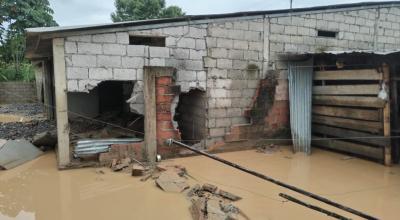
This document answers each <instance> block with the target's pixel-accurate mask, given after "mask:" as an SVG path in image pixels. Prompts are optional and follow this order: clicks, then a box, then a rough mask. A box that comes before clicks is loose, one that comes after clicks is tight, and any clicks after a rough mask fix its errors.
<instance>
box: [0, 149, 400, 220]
mask: <svg viewBox="0 0 400 220" xmlns="http://www.w3.org/2000/svg"><path fill="white" fill-rule="evenodd" d="M219 156H221V157H223V158H224V159H227V160H230V161H234V162H236V163H238V164H241V165H243V166H245V167H248V168H251V169H253V170H256V171H258V172H261V173H264V174H267V175H269V176H271V177H274V178H276V179H279V180H282V181H285V182H287V183H289V184H292V185H295V186H298V187H301V188H303V189H305V190H308V191H311V192H314V193H317V194H319V195H322V196H325V197H327V198H329V199H331V200H334V201H337V202H339V203H342V204H344V205H347V206H350V207H352V208H354V209H357V210H360V211H363V212H366V213H368V214H370V215H373V216H376V217H378V218H381V219H393V220H395V219H399V216H400V168H399V167H390V168H388V167H384V166H382V165H380V164H377V163H374V162H369V161H365V160H361V159H355V158H349V157H346V156H344V155H341V154H336V153H331V152H326V151H322V150H315V151H314V152H313V154H312V156H310V157H308V156H304V155H302V154H296V155H293V154H292V153H291V152H290V150H289V148H284V147H281V148H280V149H279V150H278V151H276V152H272V153H270V154H264V153H257V152H256V151H242V152H233V153H224V154H219ZM164 163H173V164H180V165H183V166H185V167H186V168H187V170H188V173H189V174H190V176H192V177H193V179H191V180H189V182H190V183H191V184H195V183H196V182H199V183H211V184H215V185H217V186H219V187H220V188H222V189H224V190H226V191H229V192H232V193H234V194H237V195H239V196H241V197H242V198H243V199H242V200H240V201H238V202H235V205H237V206H238V207H239V208H240V209H241V210H242V211H243V212H244V213H245V214H246V215H247V216H248V217H249V218H250V219H283V220H287V219H331V218H330V217H327V216H325V215H323V214H321V213H318V212H316V211H313V210H310V209H307V208H305V207H302V206H299V205H296V204H293V203H291V202H288V201H286V200H285V199H283V198H281V197H279V196H278V194H279V193H281V192H284V193H287V194H289V195H291V196H294V197H296V198H298V199H301V200H303V201H305V202H309V203H312V204H314V205H317V206H320V207H323V208H326V209H328V210H330V211H334V212H336V213H338V214H341V215H343V216H346V217H349V218H352V219H359V218H357V216H354V215H351V214H349V213H346V212H343V211H341V210H338V209H336V208H333V207H331V206H328V205H324V204H322V203H320V202H317V201H315V200H312V199H309V198H307V197H304V196H302V195H299V194H297V193H294V192H292V191H289V190H286V189H283V188H282V187H279V186H276V185H274V184H272V183H269V182H265V181H263V180H260V179H258V178H256V177H253V176H250V175H248V174H245V173H243V172H240V171H238V170H235V169H232V168H230V167H227V166H225V165H223V164H220V163H218V162H216V161H212V160H210V159H208V158H205V157H200V156H199V157H190V158H180V159H174V160H169V161H164ZM102 170H104V171H105V174H101V173H99V172H96V171H98V169H94V168H93V169H92V168H90V169H80V170H69V171H58V170H57V169H56V160H55V155H54V153H47V154H45V155H44V156H42V157H40V158H38V159H36V160H34V161H31V162H29V163H27V164H25V165H23V166H20V167H17V168H15V169H13V170H9V171H0V219H1V220H3V219H6V220H11V219H24V220H34V219H35V220H55V219H60V220H62V219H67V220H70V219H71V220H72V219H73V220H89V219H96V220H101V219H104V220H111V219H118V220H120V219H121V220H122V219H124V220H125V219H141V220H142V219H174V220H179V219H184V220H185V219H189V220H190V219H191V216H190V213H189V210H188V208H189V205H190V202H189V201H188V200H187V199H186V198H185V196H184V195H183V194H174V193H166V192H163V191H161V190H160V189H159V188H157V187H156V186H155V184H154V181H151V180H149V181H147V182H141V181H140V180H139V179H138V178H133V177H130V176H129V174H127V173H112V172H110V171H109V170H108V169H107V168H102Z"/></svg>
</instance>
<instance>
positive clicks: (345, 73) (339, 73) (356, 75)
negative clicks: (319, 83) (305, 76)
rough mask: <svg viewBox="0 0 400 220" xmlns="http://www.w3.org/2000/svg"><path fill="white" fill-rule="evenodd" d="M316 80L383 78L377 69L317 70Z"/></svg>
mask: <svg viewBox="0 0 400 220" xmlns="http://www.w3.org/2000/svg"><path fill="white" fill-rule="evenodd" d="M314 80H382V73H379V72H378V71H376V70H375V69H359V70H330V71H316V72H315V74H314Z"/></svg>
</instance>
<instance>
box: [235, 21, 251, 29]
mask: <svg viewBox="0 0 400 220" xmlns="http://www.w3.org/2000/svg"><path fill="white" fill-rule="evenodd" d="M233 28H234V29H238V30H249V22H248V21H235V22H233Z"/></svg>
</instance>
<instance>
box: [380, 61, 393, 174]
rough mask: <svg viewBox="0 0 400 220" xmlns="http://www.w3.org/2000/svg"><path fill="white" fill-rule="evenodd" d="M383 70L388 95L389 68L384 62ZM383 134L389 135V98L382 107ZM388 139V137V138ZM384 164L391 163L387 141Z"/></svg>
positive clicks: (390, 149)
mask: <svg viewBox="0 0 400 220" xmlns="http://www.w3.org/2000/svg"><path fill="white" fill-rule="evenodd" d="M382 70H383V80H384V83H385V85H386V87H387V91H388V95H389V94H390V92H389V91H390V90H389V79H390V75H389V74H390V68H389V65H387V64H386V63H384V64H383V66H382ZM383 135H384V136H385V137H390V136H391V132H390V99H388V100H387V102H386V104H385V108H383ZM389 140H390V139H389ZM384 161H385V165H386V166H390V165H392V145H391V144H390V143H389V144H387V145H386V146H385V160H384Z"/></svg>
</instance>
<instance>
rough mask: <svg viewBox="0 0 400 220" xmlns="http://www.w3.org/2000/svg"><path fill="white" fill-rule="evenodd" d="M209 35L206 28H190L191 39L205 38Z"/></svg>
mask: <svg viewBox="0 0 400 220" xmlns="http://www.w3.org/2000/svg"><path fill="white" fill-rule="evenodd" d="M206 35H207V30H206V29H205V28H197V27H189V33H188V36H189V37H193V38H204V37H205V36H206Z"/></svg>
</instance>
